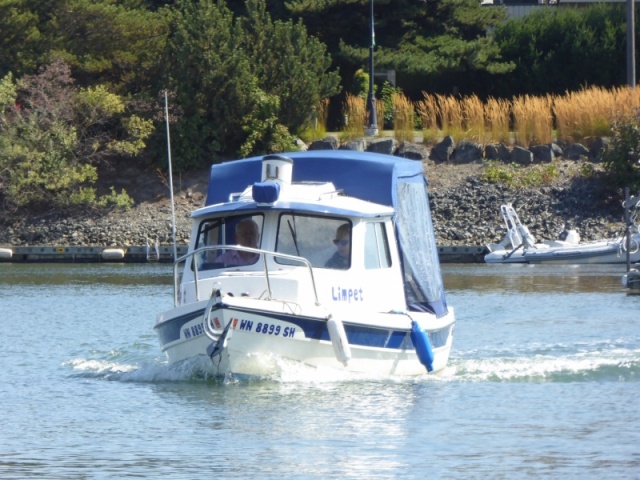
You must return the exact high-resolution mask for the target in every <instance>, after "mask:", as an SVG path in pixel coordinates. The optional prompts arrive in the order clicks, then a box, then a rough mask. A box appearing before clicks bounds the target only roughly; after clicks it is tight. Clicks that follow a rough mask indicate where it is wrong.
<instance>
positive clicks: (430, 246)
mask: <svg viewBox="0 0 640 480" xmlns="http://www.w3.org/2000/svg"><path fill="white" fill-rule="evenodd" d="M396 228H397V231H398V238H399V243H400V249H401V252H402V261H403V270H404V278H405V295H406V297H407V305H408V306H409V308H410V309H415V310H428V311H431V312H433V313H435V314H436V315H438V316H441V315H444V314H446V313H447V305H446V302H445V296H444V285H443V283H442V273H441V271H440V260H439V259H438V248H437V245H436V238H435V232H434V229H433V222H432V220H431V210H430V209H429V198H428V196H427V193H426V186H425V184H424V182H415V181H414V182H402V181H399V182H398V205H397V219H396Z"/></svg>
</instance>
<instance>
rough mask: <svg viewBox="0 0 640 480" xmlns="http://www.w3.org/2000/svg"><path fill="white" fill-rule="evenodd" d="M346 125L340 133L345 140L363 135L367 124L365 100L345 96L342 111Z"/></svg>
mask: <svg viewBox="0 0 640 480" xmlns="http://www.w3.org/2000/svg"><path fill="white" fill-rule="evenodd" d="M342 112H343V114H344V118H345V119H346V125H345V127H344V130H343V131H342V133H343V137H344V138H345V139H349V140H351V139H353V138H357V137H361V136H363V135H364V128H365V125H366V124H367V108H366V102H365V99H364V98H362V97H359V96H357V95H349V94H347V98H346V102H345V106H344V108H343V110H342Z"/></svg>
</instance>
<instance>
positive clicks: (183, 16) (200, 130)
mask: <svg viewBox="0 0 640 480" xmlns="http://www.w3.org/2000/svg"><path fill="white" fill-rule="evenodd" d="M170 24H171V33H170V35H169V40H168V69H167V73H168V74H169V78H167V81H168V82H170V86H171V89H172V90H173V91H174V92H175V98H176V102H177V104H178V105H179V106H180V109H181V111H182V114H183V115H182V116H181V118H180V121H179V122H177V123H176V125H175V127H174V128H172V135H171V138H172V144H174V145H175V149H174V150H175V159H176V167H177V168H178V169H180V168H191V167H194V166H200V165H206V164H210V163H211V162H212V161H213V160H214V159H216V158H219V157H220V156H222V155H224V154H225V153H228V152H233V151H234V150H235V149H237V148H239V146H240V145H241V144H242V143H243V141H244V139H245V138H246V133H245V132H244V130H243V128H242V127H243V125H244V119H245V118H246V117H247V116H249V115H250V114H251V112H252V111H253V109H254V106H255V103H254V99H253V96H252V94H253V92H255V89H256V88H257V84H258V82H257V80H256V78H255V77H254V76H253V75H252V73H251V67H250V65H249V59H248V58H247V55H246V54H245V52H244V51H243V49H242V39H241V35H240V31H239V29H238V27H237V26H236V25H235V24H234V19H233V15H232V13H231V12H230V11H229V9H228V8H226V5H225V2H224V1H218V2H215V3H214V2H212V1H210V0H198V1H194V2H190V1H183V2H180V3H179V5H178V6H177V7H176V8H174V9H172V10H171V13H170ZM174 139H175V141H174Z"/></svg>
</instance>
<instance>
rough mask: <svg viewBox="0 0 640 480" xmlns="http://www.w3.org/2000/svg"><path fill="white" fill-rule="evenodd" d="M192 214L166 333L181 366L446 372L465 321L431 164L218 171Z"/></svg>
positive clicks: (283, 163)
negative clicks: (449, 270) (438, 216)
mask: <svg viewBox="0 0 640 480" xmlns="http://www.w3.org/2000/svg"><path fill="white" fill-rule="evenodd" d="M192 219H193V229H192V232H191V239H190V244H189V247H188V250H187V253H186V254H185V255H183V256H181V257H180V258H177V259H176V260H175V262H174V271H173V278H174V299H173V303H174V305H173V307H172V308H171V309H169V310H167V311H164V312H161V313H159V314H158V315H157V318H156V323H155V326H154V330H155V332H156V334H157V336H158V339H159V341H160V345H161V348H162V350H163V351H164V353H165V354H166V357H167V360H168V363H169V364H170V365H173V364H177V363H180V362H186V361H193V359H195V358H199V359H205V360H206V361H205V364H207V365H208V367H207V368H209V369H211V370H212V373H213V374H214V375H222V376H225V377H227V376H249V377H271V376H273V375H278V374H279V373H282V371H283V370H282V369H283V368H284V366H287V365H304V366H305V367H310V368H312V369H329V370H330V371H333V370H335V371H341V372H347V373H349V374H364V375H373V376H384V377H395V376H417V375H424V374H426V373H428V372H433V373H437V372H440V371H442V370H443V369H444V368H445V367H446V365H447V362H448V358H449V354H450V351H451V345H452V339H453V330H454V325H455V315H454V310H453V308H452V307H450V306H449V305H448V304H447V302H446V296H445V290H444V285H443V279H442V273H441V269H440V263H439V259H438V249H437V246H436V241H435V233H434V228H433V224H432V217H431V212H430V209H429V201H428V193H427V182H426V178H425V176H424V172H423V167H422V164H421V162H415V161H413V160H408V159H404V158H400V157H394V156H390V155H383V154H376V153H370V152H355V151H347V150H336V151H321V150H318V151H306V152H291V153H286V154H280V155H267V156H264V157H252V158H247V159H240V160H235V161H230V162H226V163H221V164H216V165H213V166H212V167H211V173H210V183H209V187H208V192H207V200H206V204H205V206H204V207H202V208H200V209H198V210H196V211H194V212H193V213H192ZM340 256H342V257H344V258H341V259H340V258H337V257H340ZM200 364H201V363H200Z"/></svg>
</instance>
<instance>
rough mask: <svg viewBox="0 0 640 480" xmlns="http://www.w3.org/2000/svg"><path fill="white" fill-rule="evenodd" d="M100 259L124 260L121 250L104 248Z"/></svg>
mask: <svg viewBox="0 0 640 480" xmlns="http://www.w3.org/2000/svg"><path fill="white" fill-rule="evenodd" d="M102 258H103V259H104V260H122V259H123V258H124V250H123V249H121V248H105V249H104V250H102Z"/></svg>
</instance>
